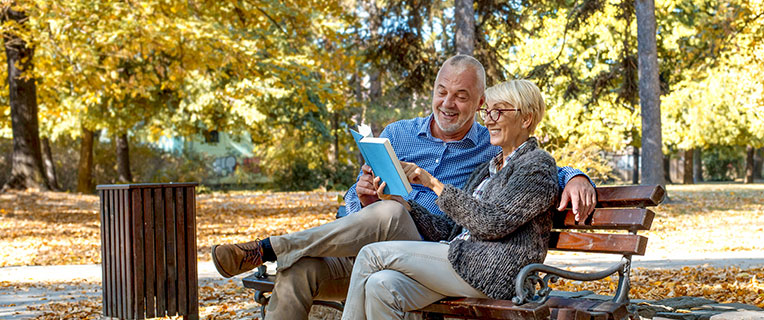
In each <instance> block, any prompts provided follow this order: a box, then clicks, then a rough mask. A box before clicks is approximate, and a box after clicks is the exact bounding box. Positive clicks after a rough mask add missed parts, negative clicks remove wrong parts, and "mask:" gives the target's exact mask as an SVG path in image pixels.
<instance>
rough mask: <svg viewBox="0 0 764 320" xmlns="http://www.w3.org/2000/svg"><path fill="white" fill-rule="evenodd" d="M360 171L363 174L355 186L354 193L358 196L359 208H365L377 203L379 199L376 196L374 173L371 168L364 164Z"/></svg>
mask: <svg viewBox="0 0 764 320" xmlns="http://www.w3.org/2000/svg"><path fill="white" fill-rule="evenodd" d="M361 171H362V172H363V173H362V174H361V177H360V178H358V182H357V183H356V185H355V192H356V193H357V194H358V200H359V201H361V206H362V207H365V206H368V205H370V204H372V203H374V202H377V201H379V197H378V196H377V188H375V187H374V173H373V172H372V171H371V167H369V165H368V164H364V165H363V166H362V167H361Z"/></svg>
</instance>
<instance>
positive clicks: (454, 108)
mask: <svg viewBox="0 0 764 320" xmlns="http://www.w3.org/2000/svg"><path fill="white" fill-rule="evenodd" d="M483 101H484V96H483V92H482V91H481V90H480V88H479V86H478V79H477V74H476V72H475V71H474V69H473V68H472V67H469V66H464V65H462V66H452V65H450V64H446V65H445V66H443V69H442V70H441V71H440V74H439V76H438V78H437V79H435V87H434V88H433V92H432V113H433V117H434V118H435V123H436V124H437V126H438V128H440V130H441V131H442V132H443V133H445V134H447V135H450V134H455V133H459V132H460V131H463V132H464V133H465V134H466V133H467V131H469V128H470V126H471V125H472V121H473V119H474V117H475V112H476V111H477V109H478V108H479V107H480V105H481V104H482V103H483Z"/></svg>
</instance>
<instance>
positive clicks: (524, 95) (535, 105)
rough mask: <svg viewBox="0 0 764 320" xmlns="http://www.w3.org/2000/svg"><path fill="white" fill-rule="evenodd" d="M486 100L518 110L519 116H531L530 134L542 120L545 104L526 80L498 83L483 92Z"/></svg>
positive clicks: (535, 88) (531, 83)
mask: <svg viewBox="0 0 764 320" xmlns="http://www.w3.org/2000/svg"><path fill="white" fill-rule="evenodd" d="M485 97H486V100H490V101H496V102H504V103H507V104H509V105H511V106H512V108H518V109H520V115H521V116H523V115H527V114H530V115H531V116H532V120H531V125H530V127H529V129H530V133H531V134H533V131H535V130H536V126H538V124H539V122H541V119H542V118H544V111H545V110H546V104H545V103H544V98H543V97H542V96H541V90H539V87H537V86H536V85H535V84H534V83H533V82H530V81H528V80H509V81H505V82H502V83H499V84H497V85H495V86H492V87H490V88H488V89H486V90H485Z"/></svg>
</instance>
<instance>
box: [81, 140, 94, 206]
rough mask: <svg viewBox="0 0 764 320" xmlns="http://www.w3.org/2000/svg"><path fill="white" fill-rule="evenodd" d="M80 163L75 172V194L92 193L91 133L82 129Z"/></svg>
mask: <svg viewBox="0 0 764 320" xmlns="http://www.w3.org/2000/svg"><path fill="white" fill-rule="evenodd" d="M81 139H82V141H81V142H80V163H79V168H78V170H77V192H79V193H93V189H94V188H95V185H94V183H93V131H90V130H88V129H87V128H85V127H84V126H83V127H82V137H81Z"/></svg>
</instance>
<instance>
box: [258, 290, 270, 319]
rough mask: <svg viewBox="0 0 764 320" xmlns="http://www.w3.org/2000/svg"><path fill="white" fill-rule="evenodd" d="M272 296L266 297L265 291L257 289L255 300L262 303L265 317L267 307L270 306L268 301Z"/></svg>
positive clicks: (262, 313) (261, 312)
mask: <svg viewBox="0 0 764 320" xmlns="http://www.w3.org/2000/svg"><path fill="white" fill-rule="evenodd" d="M270 300H271V297H266V296H265V292H262V291H260V290H257V291H255V302H257V303H259V304H260V314H261V315H262V316H263V318H265V307H266V306H268V302H269V301H270Z"/></svg>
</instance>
